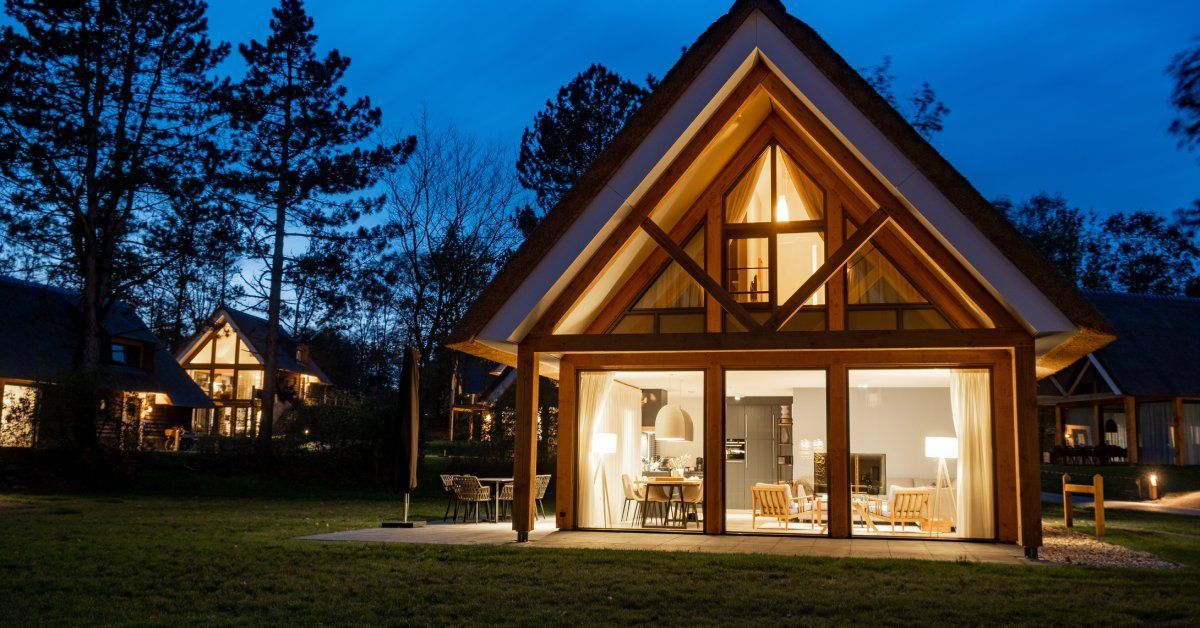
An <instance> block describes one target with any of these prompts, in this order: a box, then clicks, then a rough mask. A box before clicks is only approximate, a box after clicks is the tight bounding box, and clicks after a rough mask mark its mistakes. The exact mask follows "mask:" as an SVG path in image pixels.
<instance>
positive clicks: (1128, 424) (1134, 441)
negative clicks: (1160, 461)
mask: <svg viewBox="0 0 1200 628" xmlns="http://www.w3.org/2000/svg"><path fill="white" fill-rule="evenodd" d="M1125 460H1127V461H1128V462H1130V463H1131V464H1137V461H1138V421H1137V398H1136V397H1134V396H1133V395H1126V396H1125Z"/></svg>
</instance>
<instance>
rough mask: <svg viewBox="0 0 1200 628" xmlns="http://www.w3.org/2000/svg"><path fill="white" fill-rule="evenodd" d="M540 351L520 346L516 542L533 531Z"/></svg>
mask: <svg viewBox="0 0 1200 628" xmlns="http://www.w3.org/2000/svg"><path fill="white" fill-rule="evenodd" d="M537 411H538V359H537V353H535V352H533V351H532V350H530V349H529V348H527V347H526V346H524V345H518V347H517V417H516V420H517V425H516V441H515V443H514V444H513V504H512V509H513V510H512V520H513V530H516V531H517V541H518V542H524V541H528V540H529V532H530V530H533V524H534V516H533V504H534V500H533V492H534V482H535V478H534V476H535V475H536V474H537Z"/></svg>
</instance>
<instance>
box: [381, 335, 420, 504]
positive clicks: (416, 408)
mask: <svg viewBox="0 0 1200 628" xmlns="http://www.w3.org/2000/svg"><path fill="white" fill-rule="evenodd" d="M420 359H421V354H420V353H418V352H417V350H416V349H414V348H412V347H405V349H404V364H403V365H402V366H401V367H400V411H399V412H397V413H396V416H395V417H394V420H393V439H392V445H393V446H394V447H395V456H394V460H393V465H394V467H393V470H392V488H393V489H395V491H396V492H397V493H404V521H402V522H385V523H384V526H385V527H401V526H402V527H411V526H413V525H418V524H416V523H414V522H409V520H408V505H409V500H410V498H411V495H412V491H413V490H415V489H416V488H417V438H418V430H419V429H420V417H421V376H420V373H419V372H418V368H417V363H418V362H419V361H420ZM420 523H424V522H420ZM389 524H391V525H389Z"/></svg>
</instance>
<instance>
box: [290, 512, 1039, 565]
mask: <svg viewBox="0 0 1200 628" xmlns="http://www.w3.org/2000/svg"><path fill="white" fill-rule="evenodd" d="M300 538H301V539H304V540H311V541H357V542H362V543H418V544H420V543H428V544H435V545H513V546H518V547H520V546H527V547H533V548H569V549H607V550H657V551H671V552H714V553H727V554H778V555H783V556H826V557H837V558H850V557H853V558H909V559H918V560H944V561H958V560H966V561H972V562H981V563H1002V564H1037V563H1034V562H1031V561H1028V560H1025V558H1024V557H1023V556H1022V550H1021V547H1020V546H1017V545H1004V544H997V543H964V542H957V541H920V540H887V539H860V538H856V539H828V538H811V537H810V538H796V537H773V536H750V535H700V534H681V533H668V532H604V531H598V530H581V531H566V530H562V531H560V530H556V529H555V527H554V522H553V521H552V520H539V521H538V522H537V524H536V525H535V527H534V529H533V531H532V532H530V533H529V542H528V543H516V542H515V534H514V533H513V529H512V523H510V522H502V523H478V524H449V523H446V524H443V523H430V524H429V525H427V526H425V527H421V528H366V529H362V530H347V531H345V532H332V533H328V534H313V535H309V536H303V537H300Z"/></svg>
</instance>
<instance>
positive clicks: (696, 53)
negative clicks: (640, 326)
mask: <svg viewBox="0 0 1200 628" xmlns="http://www.w3.org/2000/svg"><path fill="white" fill-rule="evenodd" d="M759 63H761V64H765V66H766V67H768V68H769V69H770V71H771V77H770V80H772V81H774V82H775V83H776V84H777V85H778V86H779V88H780V89H779V90H778V91H779V92H780V93H782V92H783V91H786V92H787V93H788V94H790V96H789V97H788V98H790V99H791V100H794V101H795V102H796V103H799V104H800V105H803V107H792V108H791V109H790V110H789V111H787V112H785V113H784V114H783V115H794V114H795V113H796V112H798V111H799V110H800V109H805V110H807V111H808V112H809V114H808V116H809V119H807V120H794V119H793V120H789V122H791V123H793V124H797V126H799V127H800V128H802V129H805V130H806V131H809V132H813V133H816V132H819V133H820V134H822V135H823V136H825V137H832V138H834V141H833V142H824V143H823V144H822V145H823V146H824V147H825V148H826V149H827V150H829V151H830V152H831V153H832V154H834V155H836V156H838V157H839V158H844V159H839V162H844V163H846V164H847V165H848V167H853V168H855V169H856V170H857V172H854V173H851V174H853V175H856V176H852V177H851V178H852V179H854V180H856V181H858V180H863V179H864V176H869V178H871V179H873V180H874V181H875V183H876V186H877V190H876V191H877V192H878V191H879V190H882V191H884V192H887V193H888V194H889V195H891V196H892V197H893V198H894V199H895V200H896V201H897V202H898V203H899V204H900V205H901V206H902V209H904V210H906V211H908V212H910V213H911V215H912V217H913V218H912V222H911V223H910V224H908V225H904V226H905V227H906V229H905V235H906V236H907V237H909V238H913V237H914V235H913V234H914V233H917V232H919V231H921V229H917V227H921V228H923V229H924V230H925V234H924V235H921V237H923V238H925V239H926V241H924V242H917V243H916V244H918V245H919V246H917V247H916V249H917V250H921V251H927V250H932V249H933V248H934V247H933V245H934V244H937V245H939V246H942V247H944V248H945V250H947V251H948V252H949V255H951V256H952V257H953V258H954V260H955V261H956V263H957V264H958V265H959V266H960V267H961V269H960V270H956V269H954V268H950V266H953V265H952V264H946V266H947V268H945V269H944V272H958V273H959V274H958V276H954V277H951V279H953V280H954V281H953V283H954V284H956V285H966V284H969V283H970V281H968V279H973V280H974V281H976V282H978V284H979V285H980V286H982V291H980V292H977V293H975V294H974V295H972V298H973V300H974V301H976V302H978V303H981V302H983V301H987V300H991V301H994V302H996V303H998V304H1000V305H1001V306H1002V307H1003V308H1004V309H1005V310H1006V311H1007V312H1008V313H1009V314H1010V315H1011V317H1012V318H1013V319H1014V320H1016V321H1017V322H1018V323H1019V324H1020V325H1021V326H1022V327H1023V328H1025V329H1026V330H1027V331H1029V332H1030V333H1032V334H1034V336H1035V338H1037V339H1038V350H1039V353H1040V354H1041V356H1042V360H1043V362H1041V363H1040V365H1042V366H1045V367H1046V368H1050V369H1052V368H1057V367H1059V366H1061V365H1062V364H1058V363H1059V362H1064V361H1065V363H1069V362H1070V361H1071V360H1073V359H1074V357H1077V356H1078V355H1081V351H1083V352H1085V351H1084V350H1090V349H1094V348H1095V347H1096V346H1099V345H1100V344H1103V343H1104V342H1106V341H1107V340H1108V339H1110V338H1111V333H1110V331H1109V329H1108V327H1107V325H1106V324H1105V323H1104V321H1103V319H1102V318H1101V317H1100V316H1099V315H1097V314H1096V313H1095V311H1094V310H1093V309H1092V308H1091V307H1090V306H1088V305H1087V303H1086V301H1084V300H1082V299H1081V298H1080V297H1079V295H1078V293H1077V292H1076V291H1075V290H1074V289H1073V288H1072V287H1070V286H1069V285H1067V284H1066V283H1065V282H1064V281H1063V280H1062V279H1061V278H1060V277H1057V276H1056V275H1054V274H1053V271H1048V270H1046V269H1048V268H1049V265H1048V264H1045V263H1044V260H1041V258H1040V257H1039V256H1037V255H1036V254H1035V253H1033V252H1032V249H1031V247H1030V245H1029V244H1028V242H1026V241H1024V239H1023V238H1021V237H1020V236H1019V235H1018V234H1016V232H1015V231H1014V230H1012V228H1011V227H1010V226H1009V225H1008V224H1007V223H1006V222H1005V221H1004V220H1003V218H1002V217H1000V216H998V215H997V214H996V213H995V212H994V210H992V208H991V207H990V206H989V205H987V203H986V201H984V200H983V199H982V197H980V196H979V195H978V193H977V192H975V191H974V189H973V188H971V187H970V185H969V184H967V183H966V181H965V180H963V179H962V177H961V175H959V174H958V173H957V172H956V171H954V170H953V168H951V167H950V166H949V164H946V163H945V161H944V160H943V159H942V158H941V157H940V156H939V155H938V154H937V153H936V151H934V150H933V149H932V148H931V147H930V146H929V145H928V144H927V143H925V142H924V140H922V139H921V138H920V137H919V136H917V135H916V133H915V132H914V131H912V129H911V128H909V127H908V126H907V125H906V124H905V123H904V122H903V120H902V119H900V117H899V116H898V114H896V113H895V111H893V110H892V109H891V108H890V107H888V106H887V105H886V103H884V102H883V101H882V99H881V98H879V96H878V95H877V94H875V93H874V91H873V90H871V88H870V87H869V86H868V85H867V84H866V83H865V81H863V80H862V78H861V77H859V76H858V75H857V73H855V72H854V71H853V69H852V68H850V66H849V65H847V64H846V63H845V61H844V60H842V59H841V58H840V57H838V56H837V55H836V53H834V52H833V51H832V50H830V49H829V48H828V46H827V45H826V44H825V43H824V42H823V41H821V40H820V38H819V37H817V36H816V35H815V34H814V33H813V32H812V31H811V30H810V29H808V27H807V26H805V25H804V24H803V23H801V22H799V21H798V20H795V19H794V18H791V17H790V16H787V15H786V13H784V12H783V9H782V7H781V6H779V5H778V3H775V2H769V1H758V2H755V1H747V2H738V3H737V4H735V6H734V8H733V9H732V10H731V11H730V13H729V14H728V15H726V16H724V17H723V18H721V19H720V20H718V21H717V22H716V23H715V24H714V25H713V26H712V27H711V28H710V29H709V30H708V31H707V32H706V33H705V34H704V35H703V36H701V38H700V40H698V41H697V42H696V44H695V45H694V46H692V47H691V48H690V49H689V52H688V53H687V54H686V55H684V57H683V58H682V59H681V60H680V63H679V64H677V66H676V67H675V68H673V69H672V71H671V72H670V73H668V75H667V77H666V78H665V79H664V81H663V83H662V86H661V87H660V89H659V90H657V91H656V93H655V94H654V95H653V96H652V97H651V98H650V99H649V100H648V101H647V103H646V105H645V106H644V107H643V110H642V111H639V112H638V114H636V115H635V116H634V117H633V118H632V119H631V121H630V123H629V124H628V126H627V128H626V129H625V130H624V131H622V133H621V134H620V135H619V136H618V138H617V139H616V140H614V142H613V144H612V145H611V146H610V147H609V149H608V150H606V151H605V153H604V154H603V155H602V156H601V158H600V159H599V160H598V161H597V163H596V164H595V165H594V166H593V168H592V169H590V170H589V172H588V173H587V174H585V175H584V177H583V178H582V179H581V180H580V182H579V184H578V185H577V186H576V188H575V189H574V190H572V192H571V193H570V194H568V195H567V196H566V197H565V198H564V200H563V202H562V203H560V205H559V206H558V207H557V208H556V209H555V210H554V211H552V212H551V213H550V215H549V216H547V218H546V220H545V221H544V223H543V225H542V226H541V227H539V229H538V230H537V232H536V233H535V234H534V235H533V236H532V237H531V238H530V240H529V241H528V242H527V243H526V245H525V246H523V247H522V250H521V251H520V252H518V254H517V255H516V256H515V257H514V258H513V260H511V261H510V263H509V264H508V265H507V266H506V268H505V269H504V270H503V271H502V272H501V273H500V274H499V275H498V276H497V278H496V281H495V282H494V283H493V285H492V286H491V287H490V288H489V289H488V290H487V291H485V293H484V294H483V295H482V297H481V298H480V300H479V302H477V303H476V304H475V306H473V307H472V308H471V310H470V311H469V313H468V315H467V317H466V318H465V320H464V321H463V324H462V325H460V327H459V329H458V330H456V333H455V334H454V336H453V337H452V343H453V344H454V345H455V346H458V347H459V348H466V349H470V350H471V352H474V353H479V354H481V355H482V354H484V353H486V354H488V357H492V358H495V357H502V356H504V355H505V354H509V353H511V352H512V350H513V348H514V345H515V343H516V342H518V341H520V340H521V339H522V338H524V337H525V336H526V335H527V334H529V333H530V332H531V330H532V329H533V328H534V326H535V325H536V323H537V321H538V320H540V319H541V318H542V317H543V316H544V315H545V314H546V312H547V311H548V310H550V308H551V307H552V304H553V303H554V301H555V300H556V299H557V298H558V297H559V296H560V295H561V294H562V293H563V292H564V291H565V290H566V289H568V287H569V286H570V285H571V284H572V283H573V282H574V281H576V278H577V277H579V276H580V275H581V273H582V271H584V270H585V269H586V265H587V264H588V260H590V259H591V258H592V257H593V255H594V254H595V252H596V251H597V250H598V249H599V248H600V247H601V245H602V244H603V243H604V241H605V239H606V238H608V237H610V236H611V235H612V234H613V233H614V232H615V231H616V230H617V229H618V228H620V226H621V224H622V221H623V220H624V219H625V218H626V217H627V216H629V215H630V214H631V212H632V211H634V210H635V208H636V207H637V206H638V204H639V203H641V202H643V201H644V200H646V198H647V197H648V196H650V195H653V194H658V195H659V198H658V199H653V200H654V201H655V203H654V204H655V205H657V204H658V201H660V200H663V199H668V191H663V190H656V189H655V184H656V182H657V181H659V180H660V179H662V178H663V176H664V175H665V174H670V173H671V169H672V168H675V167H679V166H678V165H677V164H676V161H677V158H679V157H680V156H681V155H683V154H684V153H685V152H686V151H689V150H691V151H693V152H694V153H695V154H692V155H688V157H689V159H688V160H687V163H690V162H691V161H692V160H693V159H694V158H695V157H696V156H698V154H700V153H706V154H716V152H715V151H718V150H719V149H720V140H721V136H719V135H714V141H713V142H711V143H709V144H707V145H705V146H702V147H699V148H693V147H691V146H690V144H689V142H690V140H691V139H692V138H694V137H695V136H696V135H697V134H698V133H699V132H701V131H702V130H704V127H705V125H706V124H707V123H709V122H710V119H711V118H712V116H713V115H714V114H715V113H717V112H718V110H719V109H720V108H721V107H722V106H724V104H725V102H726V99H727V98H728V97H729V96H730V95H731V94H732V93H733V92H734V90H736V89H737V88H738V87H739V84H740V82H741V80H742V79H744V78H745V77H746V75H747V74H748V73H749V72H751V71H752V70H753V68H755V67H756V66H757V65H758V64H759ZM745 99H746V98H745V95H743V100H745ZM739 113H741V114H743V115H748V112H746V111H742V112H739ZM814 121H815V123H817V124H818V125H819V126H820V128H816V126H814V124H813V123H814ZM720 131H722V132H724V133H737V132H742V133H744V132H745V130H744V129H741V128H739V126H738V125H737V124H736V123H735V124H732V125H730V126H728V127H724V128H722V129H720ZM676 192H677V190H671V191H670V193H672V194H674V193H676ZM693 192H694V191H693ZM668 200H669V199H668ZM863 209H864V210H867V209H872V208H863ZM635 237H636V238H642V236H641V234H636V235H635ZM616 285H617V283H616V280H615V279H612V280H611V283H610V284H609V288H612V287H613V286H616ZM604 294H608V291H606V292H604ZM1068 358H1070V359H1068ZM509 361H511V358H510V359H509Z"/></svg>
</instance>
